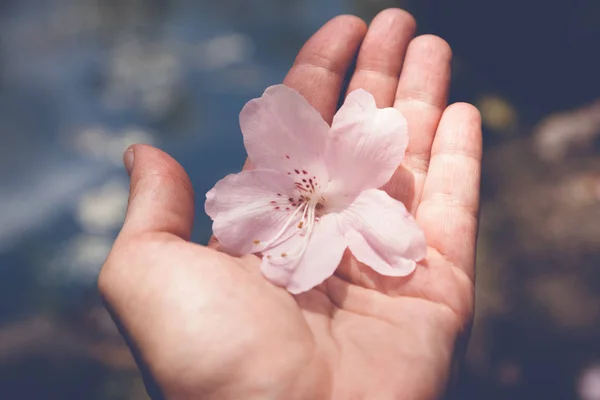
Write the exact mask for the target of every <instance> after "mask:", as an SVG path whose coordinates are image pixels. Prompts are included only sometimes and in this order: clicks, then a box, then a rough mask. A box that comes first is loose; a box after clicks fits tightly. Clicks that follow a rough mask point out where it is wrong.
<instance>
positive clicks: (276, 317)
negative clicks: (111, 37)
mask: <svg viewBox="0 0 600 400" xmlns="http://www.w3.org/2000/svg"><path fill="white" fill-rule="evenodd" d="M414 31H415V23H414V20H413V19H412V17H410V16H409V15H408V14H407V13H405V12H403V11H400V10H386V11H384V12H382V13H380V14H379V15H378V16H377V17H376V18H375V20H374V21H373V22H372V24H371V26H370V27H369V29H368V31H367V29H366V27H365V25H364V23H363V22H362V21H360V20H359V19H357V18H355V17H350V16H342V17H338V18H335V19H333V20H332V21H330V22H328V23H327V24H326V25H325V26H324V27H323V28H321V29H320V30H319V31H318V32H317V33H316V34H315V35H314V36H313V37H312V38H311V39H310V40H309V41H308V42H307V43H306V45H305V46H304V47H303V48H302V50H301V51H300V53H299V55H298V57H297V59H296V62H295V64H294V66H293V67H292V69H291V70H290V72H289V73H288V75H287V77H286V79H285V81H284V83H285V84H286V85H288V86H290V87H292V88H294V89H295V90H297V91H298V92H300V93H301V94H302V95H304V96H305V97H306V98H307V99H308V101H309V102H310V103H311V104H312V105H313V106H314V107H315V108H317V109H318V110H319V111H320V112H321V114H322V116H323V118H324V119H325V120H326V121H328V122H331V119H332V117H333V114H334V112H335V109H336V105H337V101H338V98H339V95H340V91H341V85H342V81H343V77H344V75H345V73H346V70H347V69H348V67H349V65H350V63H351V61H352V58H353V56H354V54H355V53H356V51H357V49H358V47H359V46H360V45H361V41H362V46H360V52H359V56H358V60H357V67H356V72H355V73H354V75H353V77H352V79H351V81H350V87H349V89H348V90H349V91H352V90H354V89H357V88H363V89H365V90H367V91H369V92H370V93H372V94H373V95H374V97H375V99H376V101H377V104H378V106H379V107H386V106H392V105H393V106H395V107H397V108H398V109H399V110H400V111H401V112H402V113H403V114H404V116H405V117H406V119H407V121H408V129H409V130H408V132H409V136H410V142H409V146H408V149H407V154H406V159H405V162H404V165H403V166H402V167H401V168H400V169H399V170H398V171H397V173H396V174H395V176H394V177H393V178H392V180H391V181H390V182H389V183H388V184H387V185H386V190H387V191H388V193H389V194H390V195H392V196H393V197H395V198H397V199H399V200H401V201H403V202H404V204H405V205H406V206H407V208H408V209H409V210H411V211H412V213H413V214H414V215H415V218H416V220H417V222H418V223H419V225H420V226H421V227H422V228H423V230H424V232H425V235H426V238H427V242H428V245H429V248H428V254H427V258H426V259H425V260H424V261H422V262H421V263H420V265H419V266H418V267H417V269H416V271H415V272H414V273H413V274H411V275H409V276H407V277H400V278H398V277H384V276H379V275H377V274H376V273H374V272H372V270H371V269H370V268H368V267H365V266H362V265H360V264H359V263H358V262H356V261H355V260H354V259H353V258H352V256H351V255H350V254H349V253H347V254H346V255H345V257H344V260H343V262H342V265H341V266H340V268H339V269H338V271H337V272H336V275H335V276H333V277H331V278H330V279H328V280H327V281H326V282H324V283H323V284H322V285H320V286H319V287H317V288H315V289H313V290H311V291H309V292H306V293H303V294H300V295H297V296H292V295H290V294H289V293H288V292H287V291H286V290H285V289H282V288H278V287H276V286H274V285H272V284H271V283H270V282H269V281H267V280H266V279H265V278H264V277H263V276H262V275H261V273H260V269H259V266H260V260H259V259H258V258H257V257H256V256H254V255H248V256H244V257H241V258H234V257H230V256H228V255H226V254H224V253H221V252H219V251H217V250H215V248H214V247H216V246H214V245H213V246H211V247H205V246H201V245H198V244H194V243H191V242H189V241H188V240H189V236H190V232H191V228H192V221H193V205H194V201H193V194H192V189H191V184H190V181H189V178H188V177H187V175H186V173H185V172H184V171H183V169H182V168H181V166H179V164H177V163H176V162H175V161H174V160H173V159H172V158H170V157H169V156H168V155H166V154H164V153H162V152H160V151H159V150H157V149H154V148H151V147H148V146H142V145H138V146H134V147H133V148H132V150H131V151H130V152H128V153H126V156H125V160H126V165H127V166H128V170H129V171H130V175H131V197H130V203H129V208H128V212H127V217H126V220H125V224H124V226H123V229H122V231H121V233H120V234H119V237H118V239H117V240H116V242H115V244H114V247H113V249H112V251H111V254H110V256H109V257H108V259H107V261H106V263H105V265H104V266H103V268H102V271H101V274H100V277H99V288H100V292H101V294H102V295H103V297H104V299H105V301H106V304H107V307H108V309H109V311H110V312H111V314H112V315H113V318H114V319H115V321H116V322H117V324H118V325H119V327H120V329H121V331H122V332H123V334H124V336H125V337H126V339H127V340H128V343H129V344H130V346H131V348H132V351H133V353H134V355H135V356H136V359H137V361H138V364H139V365H140V368H141V369H142V371H143V372H144V373H145V375H146V377H147V378H149V380H148V385H149V389H150V392H151V393H153V395H156V396H157V397H158V396H164V397H165V398H175V399H187V398H190V399H191V398H202V399H344V400H345V399H362V398H364V399H382V400H383V399H415V400H416V399H435V398H438V397H440V396H441V395H442V394H443V392H444V390H445V388H446V385H447V383H448V380H449V374H450V370H451V366H452V363H453V361H454V360H456V359H457V358H459V353H460V351H461V346H459V345H458V343H460V341H461V339H464V338H465V336H466V334H467V333H468V327H469V325H470V322H471V318H472V312H473V288H474V285H473V282H474V259H475V243H476V232H477V217H478V203H479V178H480V160H481V128H480V117H479V113H478V112H477V110H476V109H475V108H474V107H473V106H470V105H468V104H454V105H452V106H450V107H446V98H447V92H448V87H449V80H450V59H451V51H450V48H449V47H448V45H447V44H446V43H445V42H444V41H443V40H441V39H440V38H437V37H434V36H421V37H418V38H416V39H413V35H414ZM365 35H366V36H365ZM363 39H364V40H363ZM401 69H402V73H400V70H401ZM398 77H399V78H398ZM130 157H133V159H131V158H130Z"/></svg>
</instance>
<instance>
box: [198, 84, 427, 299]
mask: <svg viewBox="0 0 600 400" xmlns="http://www.w3.org/2000/svg"><path fill="white" fill-rule="evenodd" d="M240 126H241V130H242V133H243V136H244V145H245V147H246V151H247V152H248V158H249V160H250V162H251V163H252V166H253V168H254V169H252V170H247V171H242V172H240V173H237V174H232V175H228V176H226V177H225V178H223V179H222V180H220V181H219V182H217V184H216V185H215V187H214V188H212V189H211V190H210V191H209V192H208V193H207V195H206V205H205V208H206V213H207V214H208V215H209V216H210V217H211V218H212V220H213V232H214V235H215V237H216V238H217V240H218V241H219V243H220V244H221V246H222V247H223V248H224V249H225V250H226V251H228V252H230V253H234V254H238V255H242V254H250V253H254V254H257V255H260V256H262V264H261V270H262V272H263V274H264V275H265V276H266V277H267V278H268V279H269V280H270V281H271V282H273V283H275V284H277V285H279V286H283V287H285V288H287V290H288V291H289V292H290V293H293V294H298V293H302V292H305V291H307V290H310V289H311V288H313V287H315V286H317V285H319V284H320V283H322V282H323V281H324V280H325V279H327V278H328V277H330V276H331V275H333V273H334V272H335V270H336V268H337V267H338V266H339V264H340V261H341V259H342V255H343V253H344V252H345V250H346V249H347V248H348V249H350V251H351V252H352V254H353V255H354V257H356V259H357V260H358V261H360V262H362V263H364V264H366V265H368V266H370V267H371V268H373V269H374V270H375V271H377V272H378V273H380V274H382V275H387V276H406V275H408V274H410V273H412V272H413V271H414V269H415V268H416V264H417V261H419V260H421V259H423V258H424V257H425V252H426V242H425V236H424V234H423V232H422V230H421V229H420V228H419V226H418V225H417V223H416V222H415V220H414V219H413V217H412V216H411V214H410V213H409V212H408V211H407V210H406V207H405V206H404V205H403V204H402V203H401V202H399V201H398V200H395V199H393V198H392V197H390V196H389V195H388V194H387V193H386V192H384V191H383V190H380V189H379V188H381V187H382V186H383V185H384V184H385V183H386V182H387V181H389V180H390V178H391V177H392V175H393V173H394V172H395V171H396V169H397V168H398V167H399V166H400V164H401V162H402V160H403V158H404V153H405V150H406V146H407V144H408V134H407V124H406V120H405V118H404V117H403V116H402V114H401V113H400V112H399V111H398V110H396V109H394V108H383V109H379V108H377V106H376V104H375V100H374V98H373V96H372V95H371V94H370V93H368V92H366V91H364V90H355V91H353V92H351V93H350V94H349V95H348V96H347V98H346V100H345V102H344V104H343V105H342V107H341V108H340V110H339V111H338V112H337V114H336V115H335V117H334V119H333V122H332V124H331V126H329V125H328V124H327V123H326V122H325V121H324V120H323V118H322V117H321V115H320V114H319V112H318V111H317V110H316V109H314V108H313V107H312V106H311V105H310V104H309V103H308V101H307V100H306V99H305V98H304V97H302V96H301V95H300V94H299V93H297V92H296V91H294V90H292V89H291V88H288V87H287V86H284V85H276V86H271V87H269V88H267V90H266V91H265V92H264V94H263V96H262V97H260V98H258V99H253V100H251V101H250V102H248V103H247V104H246V105H245V106H244V108H243V109H242V112H241V114H240Z"/></svg>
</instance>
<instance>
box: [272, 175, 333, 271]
mask: <svg viewBox="0 0 600 400" xmlns="http://www.w3.org/2000/svg"><path fill="white" fill-rule="evenodd" d="M288 175H292V176H293V177H294V184H295V186H296V194H297V197H290V198H288V199H287V203H288V204H287V205H286V207H285V211H288V212H289V213H290V215H289V217H288V219H287V220H286V223H285V224H284V226H283V227H282V229H281V230H280V231H279V232H278V233H277V234H276V235H275V236H274V237H273V238H272V239H271V240H269V241H268V242H267V243H266V244H265V249H269V248H273V247H275V246H278V245H281V244H284V243H285V242H286V241H288V240H292V241H294V244H293V245H292V246H291V248H289V249H287V250H286V251H285V252H282V253H278V254H275V253H273V252H265V253H263V255H264V257H267V258H268V259H269V260H270V261H271V262H272V263H273V264H280V265H283V264H288V263H290V262H294V261H296V262H297V261H299V260H300V259H301V258H302V256H303V255H304V253H305V252H306V248H307V246H308V242H309V240H310V236H311V234H312V232H313V230H314V228H315V226H316V225H317V224H318V222H319V219H320V218H321V217H322V216H323V215H325V214H326V213H327V211H326V210H327V207H326V205H327V201H326V199H325V197H323V196H322V195H321V193H322V192H323V189H322V187H321V185H320V184H319V181H318V179H317V177H316V176H312V178H311V175H310V174H309V173H308V172H307V171H306V170H303V169H294V170H293V172H288ZM277 195H278V196H279V197H282V196H281V195H280V194H279V193H278V194H277ZM271 204H272V205H274V210H275V211H279V210H282V205H280V202H279V201H271ZM300 213H302V214H301V216H300V220H299V221H298V214H300ZM295 221H298V223H297V224H296V229H297V231H296V232H294V233H292V234H291V235H286V232H288V231H289V228H290V226H291V225H292V224H294V223H295ZM297 236H299V237H300V238H301V239H300V240H298V239H297ZM295 237H296V238H295Z"/></svg>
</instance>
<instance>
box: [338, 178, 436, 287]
mask: <svg viewBox="0 0 600 400" xmlns="http://www.w3.org/2000/svg"><path fill="white" fill-rule="evenodd" d="M339 220H340V229H342V230H343V231H344V232H345V237H346V239H347V240H348V247H349V248H350V251H352V254H354V256H355V257H356V258H357V259H358V261H360V262H362V263H364V264H367V265H368V266H370V267H371V268H373V269H374V270H375V271H377V272H378V273H380V274H382V275H388V276H405V275H408V274H410V273H411V272H412V271H413V270H414V269H415V267H416V261H419V260H422V259H423V258H425V254H426V252H427V243H426V242H425V235H424V233H423V231H422V230H421V228H420V227H419V226H418V225H417V223H416V221H415V220H414V218H413V217H412V215H410V213H409V212H408V211H407V210H406V207H404V205H403V204H402V203H401V202H399V201H397V200H395V199H393V198H391V197H390V196H389V195H388V194H387V193H385V192H384V191H382V190H377V189H370V190H366V191H364V192H363V193H361V194H360V195H359V196H358V197H357V198H356V199H354V201H353V202H352V204H351V205H349V206H348V207H347V208H346V209H345V210H344V211H342V212H341V214H340V218H339Z"/></svg>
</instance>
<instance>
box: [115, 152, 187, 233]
mask: <svg viewBox="0 0 600 400" xmlns="http://www.w3.org/2000/svg"><path fill="white" fill-rule="evenodd" d="M123 162H124V164H125V168H126V169H127V172H128V173H129V176H130V177H131V184H130V194H129V205H128V207H127V215H126V217H125V223H124V225H123V229H122V230H121V233H120V234H119V236H120V237H131V236H137V235H140V234H144V233H150V232H154V233H168V234H172V235H175V236H178V237H180V238H182V239H184V240H189V238H190V236H191V233H192V225H193V221H194V191H193V189H192V184H191V182H190V178H189V177H188V175H187V174H186V173H185V171H184V170H183V167H182V166H181V165H179V163H178V162H177V161H175V160H174V159H173V158H172V157H171V156H169V155H168V154H166V153H165V152H163V151H161V150H159V149H157V148H154V147H151V146H148V145H141V144H139V145H133V146H131V147H130V148H128V149H127V150H126V151H125V154H124V155H123Z"/></svg>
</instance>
